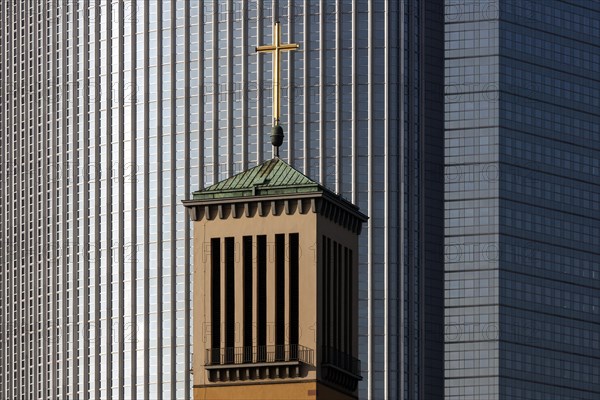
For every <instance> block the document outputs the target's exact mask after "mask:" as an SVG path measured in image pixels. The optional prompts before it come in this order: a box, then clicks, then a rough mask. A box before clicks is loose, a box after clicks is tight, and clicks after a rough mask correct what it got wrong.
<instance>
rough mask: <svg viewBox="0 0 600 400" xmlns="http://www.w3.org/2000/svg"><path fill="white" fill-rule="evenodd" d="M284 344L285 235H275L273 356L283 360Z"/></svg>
mask: <svg viewBox="0 0 600 400" xmlns="http://www.w3.org/2000/svg"><path fill="white" fill-rule="evenodd" d="M284 345H285V235H284V234H282V233H280V234H277V235H275V357H276V359H277V360H283V357H284Z"/></svg>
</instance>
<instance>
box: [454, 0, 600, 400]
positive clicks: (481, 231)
mask: <svg viewBox="0 0 600 400" xmlns="http://www.w3.org/2000/svg"><path fill="white" fill-rule="evenodd" d="M599 37H600V5H599V4H598V3H597V2H588V1H575V0H573V1H566V0H565V1H559V0H549V1H543V2H541V1H540V2H534V1H531V2H529V1H512V0H495V1H492V0H490V1H477V2H470V1H449V2H448V3H447V4H446V164H447V165H446V217H445V220H446V373H445V374H446V388H445V391H446V398H447V399H457V400H458V399H460V400H469V399H472V400H485V399H495V400H496V399H511V400H518V399H573V400H574V399H579V400H581V399H590V400H591V399H596V398H599V396H600V257H599V253H598V249H599V248H600V212H599V211H600V42H599V41H598V38H599Z"/></svg>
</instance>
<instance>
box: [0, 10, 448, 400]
mask: <svg viewBox="0 0 600 400" xmlns="http://www.w3.org/2000/svg"><path fill="white" fill-rule="evenodd" d="M276 3H277V2H276ZM273 14H274V8H273V6H272V3H271V2H263V1H258V0H251V1H242V0H229V1H221V0H203V1H200V0H189V1H184V0H177V1H176V0H160V1H159V0H149V1H142V0H137V1H136V0H106V1H100V0H97V1H76V0H40V1H25V2H24V1H20V0H6V1H4V2H2V5H1V6H0V18H1V21H0V22H1V23H0V53H1V54H2V57H1V58H0V71H1V72H0V87H1V88H2V89H1V90H2V97H1V99H0V101H1V104H2V105H1V107H0V130H1V134H0V144H1V145H0V152H1V154H2V156H1V160H0V161H1V164H0V165H1V166H0V172H1V174H0V199H1V201H0V214H1V218H0V232H1V236H0V240H2V242H3V243H2V246H0V259H1V264H2V268H1V269H0V282H1V284H0V315H1V318H2V319H1V321H0V322H1V323H0V396H1V397H3V398H20V397H31V398H78V397H79V398H95V399H96V398H131V399H143V398H148V399H158V398H165V399H168V398H178V399H179V398H185V397H186V396H189V395H190V394H191V390H190V379H189V372H190V371H189V369H190V354H191V352H192V351H204V349H192V348H191V343H190V337H191V336H190V319H191V308H190V307H191V303H190V289H191V287H190V278H191V277H190V273H191V270H190V265H191V257H192V255H191V240H190V239H191V238H190V235H191V232H190V229H189V227H190V226H189V225H190V224H189V222H188V220H187V217H186V214H185V211H184V209H183V207H182V206H181V205H180V201H181V200H182V199H186V198H188V197H189V196H190V194H191V193H192V191H194V190H197V189H199V188H201V187H203V186H207V185H210V184H212V183H215V182H217V181H219V180H222V179H224V178H227V177H229V176H231V175H233V174H235V173H237V172H240V171H242V170H244V169H246V168H249V167H252V166H254V165H257V164H258V163H260V162H262V161H264V160H265V159H268V158H270V157H271V155H272V153H271V146H270V144H269V140H268V133H269V132H270V125H271V118H270V116H271V107H270V105H271V100H270V98H271V82H270V76H271V74H270V71H271V60H270V57H269V56H265V55H260V56H259V55H256V54H255V53H254V47H255V46H256V45H259V44H268V43H270V42H271V40H272V36H271V34H272V23H273ZM275 14H278V15H279V19H280V21H281V23H282V31H283V40H284V41H285V42H289V41H293V42H298V43H300V45H301V48H300V50H299V51H296V52H292V53H290V54H286V55H285V56H284V58H283V68H282V70H283V71H284V72H283V85H284V90H283V103H282V116H283V118H282V125H283V127H284V130H285V134H286V139H285V143H284V146H283V147H282V154H281V156H282V158H283V159H285V160H286V161H288V162H289V163H290V164H292V165H294V166H295V167H296V168H298V169H300V170H301V171H303V172H305V173H306V174H307V175H309V176H310V177H311V178H313V179H315V180H318V181H321V182H323V183H324V184H325V185H326V186H328V187H329V188H331V189H332V190H334V191H336V192H338V193H340V194H341V195H343V196H344V197H346V198H348V199H349V200H351V201H352V202H354V203H355V204H357V205H358V206H359V207H360V208H361V210H364V212H365V213H367V214H368V215H369V217H370V220H369V222H368V225H367V226H366V227H365V229H364V230H363V235H362V237H361V246H362V249H361V251H360V254H361V257H362V258H361V260H360V263H361V276H360V282H361V283H360V288H359V289H360V294H359V295H360V310H359V313H360V331H359V334H360V344H359V347H360V358H361V359H362V362H363V364H362V375H363V377H364V379H363V381H362V382H361V386H360V398H361V399H383V398H390V399H394V398H401V399H411V400H414V399H426V400H429V399H433V398H441V396H442V391H443V380H442V379H443V373H442V361H443V335H442V331H443V329H442V327H443V311H442V310H443V309H442V307H443V285H442V282H443V239H442V237H443V236H442V235H443V228H442V223H443V206H442V205H443V194H442V190H443V173H442V172H440V171H441V169H442V164H443V108H442V107H443V106H442V104H443V93H442V90H443V89H442V88H443V59H442V57H443V4H442V1H441V0H426V1H425V0H410V1H408V0H405V1H402V2H396V1H385V0H356V1H352V2H351V1H345V0H304V1H301V0H296V1H291V0H290V1H285V0H281V1H279V2H278V5H277V7H275ZM306 251H309V250H306ZM301 329H302V331H303V332H304V334H310V333H309V332H310V327H301Z"/></svg>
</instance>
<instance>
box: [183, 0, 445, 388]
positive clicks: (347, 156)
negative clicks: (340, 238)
mask: <svg viewBox="0 0 600 400" xmlns="http://www.w3.org/2000/svg"><path fill="white" fill-rule="evenodd" d="M275 3H276V5H277V3H278V5H277V7H276V8H275V12H274V11H273V8H272V2H270V1H269V2H263V1H231V2H229V3H225V2H219V1H206V2H204V7H203V8H202V9H201V12H202V13H203V16H202V21H203V24H202V26H201V29H200V30H199V32H198V39H197V40H198V43H199V46H200V49H199V55H198V64H197V65H198V68H199V71H200V74H201V80H200V85H201V89H202V91H203V93H202V100H201V101H200V105H199V108H198V110H199V113H200V114H199V116H200V122H199V126H198V128H197V129H198V132H200V143H201V145H200V147H201V148H202V153H201V154H202V156H201V160H202V163H203V165H202V167H201V168H200V174H201V175H200V176H199V177H198V179H199V181H200V182H203V183H204V186H208V185H210V184H214V183H216V182H218V181H221V180H223V179H226V178H227V177H229V176H231V175H233V174H235V173H237V172H241V171H243V170H246V169H247V168H248V167H252V166H255V165H257V164H259V163H261V162H262V161H263V160H265V159H268V158H270V156H271V144H270V143H269V141H268V140H265V138H266V135H267V134H268V132H269V131H270V125H271V119H270V115H271V110H270V106H271V102H270V100H269V98H270V96H271V80H270V76H271V74H270V68H271V67H270V65H271V64H270V63H271V61H270V60H271V57H266V59H265V61H264V62H260V59H261V58H262V57H265V56H263V55H257V54H255V52H254V47H255V46H256V45H261V44H264V43H271V42H272V38H271V26H272V24H273V20H274V19H279V20H280V22H281V25H282V34H283V38H282V40H283V41H284V42H286V43H288V42H296V43H299V44H300V49H298V50H297V51H292V52H289V53H286V54H285V55H284V56H283V59H282V62H283V68H282V70H283V71H284V72H283V77H282V78H283V82H285V83H284V90H283V99H282V104H281V108H282V115H283V118H282V121H281V123H282V125H283V126H284V127H285V129H286V142H285V143H286V144H285V146H283V147H282V148H281V158H282V159H284V160H286V161H287V162H289V163H290V164H291V165H292V166H294V167H296V168H297V169H298V170H300V171H301V172H303V173H305V174H306V175H308V176H310V177H311V178H312V179H314V180H316V181H319V182H321V183H322V184H324V185H325V186H326V187H328V188H330V189H332V190H333V191H335V192H338V193H340V194H341V195H342V196H344V197H345V198H347V199H349V200H350V201H352V202H353V203H354V204H356V205H358V206H359V208H360V209H361V210H363V211H364V212H365V214H367V215H368V216H369V218H370V220H369V221H368V223H366V225H365V228H364V231H363V234H362V235H361V238H360V239H361V240H360V246H361V247H360V251H359V254H360V259H359V262H360V265H361V267H360V268H359V270H360V271H361V276H360V277H359V358H360V359H361V361H362V366H363V371H362V373H361V375H362V376H363V378H364V380H363V381H362V382H361V383H360V385H359V398H361V399H387V398H390V399H394V398H403V399H435V398H441V396H442V391H443V390H442V389H443V388H442V386H443V381H442V379H443V372H442V360H443V358H442V357H443V336H442V331H443V327H442V325H443V308H442V307H443V293H442V286H443V285H442V279H443V268H442V267H443V258H442V253H443V229H442V224H443V193H442V190H443V189H442V187H443V183H442V180H443V172H441V170H442V164H443V140H442V137H443V113H442V104H443V95H442V93H441V91H442V90H443V87H442V86H443V81H442V79H443V78H442V77H443V59H442V57H443V16H442V14H443V7H442V2H441V1H404V2H395V1H383V0H381V1H285V0H280V1H278V2H275ZM193 128H195V127H193ZM441 285H442V286H441Z"/></svg>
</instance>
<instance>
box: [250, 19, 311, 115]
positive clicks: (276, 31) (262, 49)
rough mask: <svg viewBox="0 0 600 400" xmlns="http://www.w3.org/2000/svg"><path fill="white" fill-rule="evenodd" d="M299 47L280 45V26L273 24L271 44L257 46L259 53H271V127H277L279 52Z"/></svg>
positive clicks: (279, 99) (296, 45)
mask: <svg viewBox="0 0 600 400" xmlns="http://www.w3.org/2000/svg"><path fill="white" fill-rule="evenodd" d="M298 47H300V45H299V44H297V43H286V44H282V43H281V25H280V23H279V22H275V26H274V27H273V44H270V45H265V46H258V47H257V48H256V51H257V52H259V53H273V126H277V125H279V113H280V104H281V92H280V83H279V82H280V79H279V78H280V74H281V55H280V54H281V52H282V51H290V50H296V49H297V48H298Z"/></svg>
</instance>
